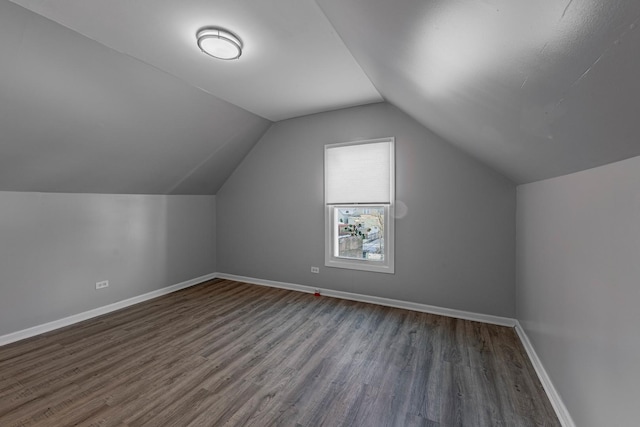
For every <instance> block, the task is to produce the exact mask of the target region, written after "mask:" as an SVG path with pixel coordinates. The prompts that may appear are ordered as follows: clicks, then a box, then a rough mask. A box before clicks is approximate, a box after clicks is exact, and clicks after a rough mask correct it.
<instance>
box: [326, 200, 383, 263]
mask: <svg viewBox="0 0 640 427" xmlns="http://www.w3.org/2000/svg"><path fill="white" fill-rule="evenodd" d="M334 209H335V211H334V214H335V216H334V217H335V220H336V221H335V227H334V239H335V240H334V241H336V242H337V245H334V248H335V254H334V256H336V257H339V258H350V259H362V260H368V261H380V262H382V261H384V226H385V218H384V210H385V208H384V206H367V207H345V206H340V207H335V208H334Z"/></svg>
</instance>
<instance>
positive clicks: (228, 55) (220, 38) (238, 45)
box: [196, 27, 242, 60]
mask: <svg viewBox="0 0 640 427" xmlns="http://www.w3.org/2000/svg"><path fill="white" fill-rule="evenodd" d="M196 38H197V39H198V47H199V48H200V50H201V51H203V52H204V53H206V54H207V55H209V56H213V57H214V58H218V59H224V60H229V59H238V58H240V55H242V42H241V41H240V39H239V38H238V37H236V36H235V35H233V34H231V33H230V32H229V31H226V30H223V29H221V28H217V27H207V28H203V29H201V30H200V31H198V33H197V34H196Z"/></svg>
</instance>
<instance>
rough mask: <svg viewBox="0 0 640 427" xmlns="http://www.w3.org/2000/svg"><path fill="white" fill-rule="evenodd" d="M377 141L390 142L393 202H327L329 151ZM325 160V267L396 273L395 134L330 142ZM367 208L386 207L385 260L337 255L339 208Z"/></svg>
mask: <svg viewBox="0 0 640 427" xmlns="http://www.w3.org/2000/svg"><path fill="white" fill-rule="evenodd" d="M376 142H389V143H390V144H391V150H390V151H391V153H390V159H389V161H390V165H389V166H390V169H389V173H390V189H389V191H390V202H389V203H380V201H379V200H371V201H369V202H367V203H336V204H329V203H327V200H328V198H327V179H328V176H327V150H328V149H331V148H334V147H340V146H346V145H364V144H371V143H376ZM324 152H325V162H324V179H325V183H324V188H325V196H324V201H325V203H324V205H325V215H324V216H325V233H324V234H325V244H324V247H325V266H326V267H336V268H346V269H352V270H364V271H372V272H379V273H389V274H394V272H395V263H394V252H395V247H394V246H395V245H394V241H395V230H394V228H395V215H394V208H395V139H394V138H393V137H390V138H379V139H370V140H365V141H353V142H343V143H338V144H327V145H325V150H324ZM345 207H352V208H367V207H372V208H375V207H383V208H384V221H385V224H384V233H383V238H384V257H383V258H384V260H383V261H375V260H367V259H356V258H344V257H338V256H336V255H335V254H336V253H337V250H336V249H337V245H338V242H337V239H336V236H337V235H338V233H337V230H336V227H337V222H338V219H337V218H336V216H335V212H336V210H337V209H336V208H345Z"/></svg>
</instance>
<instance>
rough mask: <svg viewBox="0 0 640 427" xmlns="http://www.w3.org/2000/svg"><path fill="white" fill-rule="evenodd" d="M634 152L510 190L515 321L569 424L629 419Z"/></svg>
mask: <svg viewBox="0 0 640 427" xmlns="http://www.w3.org/2000/svg"><path fill="white" fill-rule="evenodd" d="M639 189H640V157H636V158H633V159H629V160H625V161H622V162H618V163H613V164H610V165H607V166H602V167H599V168H596V169H591V170H588V171H583V172H579V173H575V174H572V175H567V176H564V177H559V178H555V179H550V180H547V181H541V182H537V183H532V184H528V185H523V186H520V187H518V206H517V208H518V214H517V236H518V240H517V271H518V280H517V317H518V319H519V320H520V323H521V324H522V326H523V327H524V329H525V331H526V332H527V335H528V336H529V338H530V339H531V341H532V343H533V345H534V347H535V349H536V352H537V353H538V355H539V357H540V359H541V360H542V363H543V365H544V367H545V369H546V370H547V371H548V373H549V376H550V377H551V379H552V381H553V383H554V385H555V387H556V388H557V390H558V392H559V393H560V395H561V397H562V399H563V400H564V402H565V405H566V406H567V408H568V410H569V412H570V413H571V415H572V417H573V419H574V421H575V422H576V425H578V426H585V427H587V426H605V425H606V426H631V425H637V424H638V397H639V396H640V395H639V393H638V384H640V368H639V367H638V361H639V360H640V335H639V334H638V325H640V310H639V309H638V306H639V305H640V285H639V284H638V278H640V262H638V255H639V254H640V196H639V195H640V193H639Z"/></svg>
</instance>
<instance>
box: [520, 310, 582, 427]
mask: <svg viewBox="0 0 640 427" xmlns="http://www.w3.org/2000/svg"><path fill="white" fill-rule="evenodd" d="M516 333H517V334H518V336H519V337H520V341H521V342H522V345H523V346H524V349H525V350H526V351H527V355H528V356H529V359H530V360H531V363H532V364H533V367H534V369H535V370H536V373H537V374H538V378H540V382H541V383H542V386H543V387H544V390H545V391H546V393H547V396H548V397H549V400H550V401H551V405H553V409H554V410H555V411H556V415H557V416H558V418H559V419H560V424H562V426H563V427H575V426H576V424H575V423H574V422H573V418H571V414H569V411H568V410H567V407H566V406H564V402H563V401H562V399H561V398H560V395H559V394H558V391H557V390H556V388H555V387H554V385H553V383H552V382H551V378H550V377H549V374H547V371H546V370H545V369H544V366H543V365H542V361H541V360H540V358H539V357H538V354H537V353H536V351H535V349H534V348H533V344H531V341H530V340H529V337H528V336H527V334H526V332H525V331H524V329H523V328H522V326H521V325H520V322H517V323H516Z"/></svg>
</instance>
